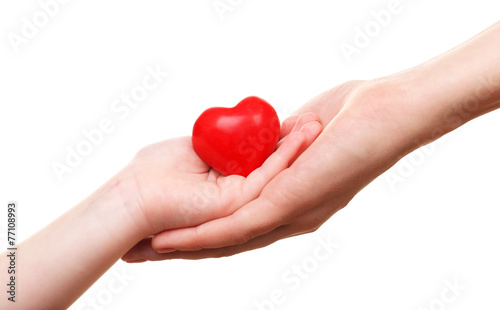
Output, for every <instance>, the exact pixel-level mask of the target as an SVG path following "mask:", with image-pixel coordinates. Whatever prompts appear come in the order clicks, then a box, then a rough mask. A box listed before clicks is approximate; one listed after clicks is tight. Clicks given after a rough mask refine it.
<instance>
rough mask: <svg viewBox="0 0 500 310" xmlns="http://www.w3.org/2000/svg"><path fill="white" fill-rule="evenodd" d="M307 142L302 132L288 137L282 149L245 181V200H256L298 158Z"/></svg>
mask: <svg viewBox="0 0 500 310" xmlns="http://www.w3.org/2000/svg"><path fill="white" fill-rule="evenodd" d="M307 140H308V139H307V137H306V136H305V134H304V133H302V132H295V133H292V134H290V135H288V136H287V138H286V139H285V141H284V142H283V145H282V147H280V148H279V149H277V150H276V151H275V152H274V153H273V154H271V156H269V158H268V159H267V160H266V161H265V162H264V164H262V166H261V167H259V168H257V169H256V170H254V171H253V172H252V173H250V174H249V175H248V177H247V178H246V180H245V181H244V184H243V193H245V200H247V201H250V200H252V199H254V198H255V197H256V196H257V195H258V194H259V193H260V191H261V190H262V188H263V187H264V186H265V185H266V184H267V183H269V182H270V181H271V180H272V179H273V178H274V177H275V176H276V175H277V174H278V173H280V172H281V171H283V170H284V169H286V168H287V167H288V166H289V165H290V162H291V161H292V160H293V159H294V158H296V156H295V155H296V154H297V152H299V150H301V149H302V147H303V145H304V143H305V142H306V141H307Z"/></svg>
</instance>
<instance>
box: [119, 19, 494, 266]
mask: <svg viewBox="0 0 500 310" xmlns="http://www.w3.org/2000/svg"><path fill="white" fill-rule="evenodd" d="M498 46H500V23H496V24H494V25H492V26H491V27H489V28H488V29H486V30H485V31H483V32H481V33H480V34H478V35H476V36H475V37H474V38H472V39H470V40H468V41H467V42H465V43H463V44H461V45H460V46H458V47H456V48H454V49H452V50H450V51H448V52H446V53H444V54H443V55H440V56H438V57H436V58H433V59H431V60H429V61H427V62H425V63H423V64H421V65H419V66H416V67H414V68H410V69H408V70H405V71H402V72H399V73H396V74H393V75H390V76H386V77H382V78H379V79H375V80H370V81H350V82H347V83H345V84H342V85H340V86H337V87H335V88H333V89H331V90H329V91H326V92H325V93H323V94H321V95H319V96H318V97H316V98H314V99H312V100H311V101H310V102H308V103H306V104H305V105H304V106H303V107H301V108H300V109H299V110H298V111H296V115H300V114H302V113H305V112H314V113H317V114H318V115H320V116H321V121H322V123H323V124H325V129H324V130H323V132H322V133H321V135H320V136H319V137H318V138H317V139H316V141H315V142H314V143H313V144H312V145H311V146H310V147H309V148H308V149H307V150H306V151H305V152H304V153H303V154H302V155H301V156H300V157H299V158H298V159H297V160H296V161H295V162H294V163H293V165H292V166H291V167H290V168H289V169H286V170H284V171H283V172H281V173H280V174H278V175H277V176H276V177H275V178H274V179H273V180H272V181H271V182H269V184H267V185H266V187H265V188H264V189H263V191H262V193H261V194H260V195H259V197H258V198H257V199H255V200H253V201H251V202H250V203H248V204H246V205H245V206H243V207H242V208H240V209H238V210H237V211H236V212H234V213H232V214H231V215H229V216H226V217H221V218H218V219H215V220H212V221H208V222H205V223H203V224H201V225H198V226H194V227H188V228H181V229H176V230H170V231H165V232H162V233H160V234H157V235H155V236H154V238H152V239H146V240H143V241H141V242H140V243H138V244H137V245H136V246H135V247H134V248H132V249H131V250H130V251H129V252H128V253H127V254H126V255H125V256H124V257H123V259H124V260H125V261H129V260H134V259H142V260H164V259H172V258H185V259H200V258H207V257H221V256H229V255H233V254H236V253H240V252H244V251H249V250H253V249H256V248H260V247H264V246H266V245H269V244H271V243H273V242H275V241H277V240H280V239H283V238H287V237H291V236H295V235H300V234H304V233H309V232H313V231H315V230H316V229H317V228H318V227H320V226H321V225H322V224H323V223H324V222H325V221H326V220H328V219H329V218H330V217H331V216H332V215H333V214H335V213H336V212H337V211H338V210H340V209H342V208H343V207H345V206H346V205H347V204H348V202H349V201H350V200H351V199H352V198H353V197H354V196H355V195H356V193H358V192H359V191H360V190H361V189H363V188H364V187H365V186H366V185H368V184H369V183H370V182H371V181H373V180H374V179H375V178H376V177H378V176H379V175H380V174H382V173H383V172H384V171H386V170H387V169H389V168H390V167H391V166H392V165H394V164H395V163H396V162H397V161H398V160H399V159H401V158H402V157H404V156H405V155H406V154H408V153H410V152H411V151H413V150H415V149H416V148H418V147H421V146H423V145H425V144H427V143H429V142H432V141H434V140H436V139H438V138H439V137H441V136H443V135H444V134H446V133H448V132H450V131H452V130H454V129H456V128H458V127H460V126H461V125H463V124H465V123H466V122H468V121H470V120H472V119H474V118H476V117H479V116H481V115H483V114H485V113H488V112H490V111H493V110H495V109H497V108H498V107H499V106H500V57H499V51H498ZM295 120H296V116H292V117H291V118H290V119H288V120H286V121H285V122H284V124H283V133H282V134H284V135H285V134H286V133H287V132H288V131H289V130H290V128H293V123H294V121H295ZM262 214H266V216H265V217H264V216H262ZM162 252H170V253H162Z"/></svg>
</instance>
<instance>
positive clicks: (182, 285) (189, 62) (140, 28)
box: [0, 0, 500, 310]
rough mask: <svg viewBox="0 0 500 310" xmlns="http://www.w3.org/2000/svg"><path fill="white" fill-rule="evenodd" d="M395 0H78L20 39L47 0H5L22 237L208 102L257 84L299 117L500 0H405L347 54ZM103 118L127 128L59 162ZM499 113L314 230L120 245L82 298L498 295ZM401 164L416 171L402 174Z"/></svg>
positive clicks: (2, 172)
mask: <svg viewBox="0 0 500 310" xmlns="http://www.w3.org/2000/svg"><path fill="white" fill-rule="evenodd" d="M43 2H46V1H43ZM389 2H390V1H389V0H384V1H381V0H377V1H373V0H356V1H353V0H350V1H347V0H344V1H339V0H336V1H326V0H308V1H285V0H280V1H278V0H275V1H263V0H260V1H257V0H242V1H236V0H233V1H229V3H232V4H233V10H232V11H228V12H226V13H225V14H223V15H222V18H221V16H220V15H218V13H217V11H216V10H215V9H214V6H213V0H204V1H154V0H146V1H118V0H115V1H89V0H87V1H76V0H75V1H68V3H67V4H64V5H62V4H61V5H60V6H59V10H58V12H57V13H56V14H53V15H54V16H53V17H50V18H49V20H48V21H46V25H44V26H43V27H40V28H38V33H36V35H34V36H33V37H32V38H30V39H29V40H28V42H27V43H26V44H21V45H20V46H19V51H17V52H16V50H15V48H14V46H13V45H12V44H11V42H10V40H9V34H12V33H15V34H18V35H20V34H21V30H22V27H23V23H24V20H23V18H24V17H26V18H27V19H28V20H32V18H33V16H34V15H35V16H36V14H37V12H40V11H42V9H41V7H40V4H39V2H37V1H32V0H25V1H2V2H1V3H0V104H1V110H0V137H1V140H0V141H1V149H0V152H1V153H0V158H1V160H0V203H1V204H6V202H7V201H8V200H16V201H18V203H19V208H20V214H19V217H20V222H19V233H20V239H21V240H24V239H26V238H27V237H28V236H30V235H32V234H35V233H36V232H37V231H38V230H39V229H40V228H42V227H44V226H46V225H47V224H49V223H50V222H51V221H52V220H54V219H55V218H56V217H57V216H59V215H60V214H62V213H63V212H64V211H65V210H68V209H69V208H71V207H72V206H73V205H75V204H76V203H78V202H79V201H80V200H82V199H83V198H85V197H86V196H87V195H88V194H90V193H91V192H92V191H93V190H94V189H95V188H97V187H98V186H99V185H100V184H102V183H104V182H105V181H106V180H107V179H108V178H109V177H110V176H112V175H113V174H114V173H115V172H116V171H117V170H119V169H120V168H121V167H123V166H124V165H125V164H126V163H127V162H128V161H129V160H130V159H131V157H132V156H133V155H134V153H135V152H136V151H137V150H139V149H140V148H141V147H142V146H145V145H147V144H150V143H152V142H155V141H158V140H163V139H166V138H170V137H176V136H180V135H189V134H190V132H191V126H192V124H193V122H194V120H195V119H196V117H197V116H198V115H199V114H200V113H201V112H202V111H203V110H204V109H206V108H208V107H211V106H233V105H235V104H236V103H237V102H238V101H239V100H241V99H243V98H244V97H246V96H249V95H257V96H260V97H263V98H265V99H266V100H268V101H269V102H270V103H271V104H273V105H274V106H275V108H276V110H277V111H278V112H279V114H280V116H282V117H285V116H286V115H287V114H289V113H290V112H292V111H293V110H294V109H295V108H297V107H298V106H300V105H302V104H303V103H305V102H306V101H307V100H308V99H310V98H312V97H314V96H315V95H317V94H319V93H320V92H322V91H324V90H326V89H328V88H330V87H333V86H335V85H337V84H340V83H342V82H344V81H347V80H350V79H369V78H375V77H378V76H382V75H386V74H390V73H393V72H397V71H399V70H402V69H405V68H407V67H410V66H413V65H416V64H419V63H420V62H422V61H425V60H427V59H429V58H431V57H433V56H436V55H438V54H440V53H443V52H445V51H446V50H448V49H450V48H452V47H454V46H456V45H457V44H459V43H461V42H463V41H465V40H467V39H468V38H470V37H471V36H473V35H474V34H476V33H478V32H480V31H481V30H483V29H485V28H486V27H488V26H489V25H491V24H493V23H494V22H495V21H496V20H497V19H498V12H500V4H499V3H498V1H491V0H476V1H452V0H446V1H431V0H414V1H410V0H402V1H401V2H400V7H401V8H400V10H401V11H400V13H399V14H396V15H392V18H391V20H390V22H388V25H387V26H385V27H381V29H380V31H379V32H378V33H376V34H375V35H373V37H372V38H371V41H370V43H369V44H368V45H367V46H366V47H364V48H362V49H361V50H360V53H359V54H355V55H353V56H352V59H351V60H352V61H351V62H348V61H347V60H346V58H345V57H344V55H343V54H342V52H341V49H340V47H339V46H340V43H341V42H346V43H350V44H353V38H354V36H355V33H356V28H357V27H358V28H360V29H364V28H365V26H366V25H367V24H369V23H371V22H373V21H374V17H373V16H372V15H371V12H372V11H373V12H379V11H380V10H382V9H386V8H387V6H388V4H389ZM222 3H227V1H226V0H223V1H222ZM42 12H43V11H42ZM373 29H375V30H376V28H373ZM148 66H150V67H153V68H154V67H156V66H159V67H160V68H162V70H164V71H168V72H169V73H170V76H169V77H168V78H167V79H165V81H164V82H163V83H161V85H160V86H159V87H158V88H157V89H155V90H152V91H150V92H148V93H147V98H146V100H144V101H142V102H141V103H140V104H139V106H138V107H137V108H136V109H133V110H131V111H130V114H129V115H128V117H126V118H124V119H120V118H119V117H118V116H119V115H118V114H117V113H116V112H114V111H112V110H111V104H112V103H113V101H115V100H117V99H119V98H120V95H121V94H127V93H130V91H131V90H132V89H133V88H134V87H135V86H137V85H140V84H141V82H142V79H143V77H144V76H145V75H146V74H147V72H146V68H147V67H148ZM103 118H110V119H111V120H112V121H113V123H114V125H115V127H114V130H113V132H111V133H109V134H106V135H105V136H104V138H103V141H102V143H101V144H99V145H98V146H95V147H94V148H93V150H92V151H91V152H90V154H89V155H88V156H86V157H84V158H83V160H82V162H81V163H80V164H79V165H78V166H77V167H76V168H74V170H73V171H72V172H70V173H66V174H64V176H63V178H62V180H58V178H57V176H56V174H55V173H54V171H53V168H52V164H53V162H55V161H58V162H60V163H64V158H65V156H66V154H67V147H73V148H74V147H75V146H76V145H77V144H78V143H79V142H80V141H82V140H84V139H85V137H84V136H83V134H82V131H84V130H91V129H93V128H96V127H97V126H98V123H99V122H100V121H101V120H102V119H103ZM499 121H500V113H498V112H493V113H490V114H489V115H487V116H484V117H481V118H480V119H478V120H475V121H473V122H471V123H469V124H466V125H465V126H463V127H462V128H460V129H459V130H457V131H455V132H453V133H452V134H450V135H448V136H447V137H446V139H444V140H443V141H442V142H440V143H434V144H433V145H431V146H429V147H427V149H426V150H425V151H426V152H423V151H422V150H421V151H420V153H418V154H413V155H410V156H413V157H411V158H410V157H408V158H406V159H404V160H403V162H400V163H398V164H397V165H396V166H394V167H393V168H392V169H391V170H389V172H388V173H386V174H384V175H382V176H381V177H379V178H378V179H377V180H375V181H374V182H373V183H372V184H370V185H369V186H368V187H367V188H366V189H364V190H363V191H362V192H361V193H360V194H359V195H358V196H357V197H356V198H355V199H354V200H353V201H352V202H351V203H350V204H349V206H348V207H347V208H345V209H344V210H342V211H340V212H339V213H337V214H336V215H335V216H334V217H333V218H332V219H330V220H329V221H328V222H327V223H326V224H325V225H324V226H323V227H322V228H321V229H320V230H318V231H317V232H316V233H314V234H310V235H305V236H301V237H295V238H292V239H288V240H284V241H280V242H278V243H276V244H274V245H272V246H269V247H268V248H265V249H261V250H256V251H252V252H250V253H245V254H241V255H237V256H233V257H230V258H224V259H209V260H203V261H183V260H179V261H166V262H156V263H145V264H134V265H128V264H125V263H123V262H121V261H120V262H118V263H117V264H116V265H115V266H114V267H113V269H112V270H111V271H110V272H108V273H107V274H106V275H105V276H104V277H103V278H101V279H100V280H99V282H97V283H96V284H95V285H94V286H93V287H92V288H91V289H90V290H89V291H88V292H87V293H86V294H85V295H84V296H82V297H81V298H80V299H79V300H78V301H77V302H76V303H75V305H74V307H72V308H73V309H93V308H96V309H248V310H250V309H258V307H257V306H256V305H255V303H256V302H259V303H262V301H263V300H265V299H267V300H269V298H270V296H271V294H272V292H273V290H276V289H277V290H279V291H281V292H282V294H283V296H282V298H281V299H280V302H282V303H281V304H279V305H275V306H272V307H271V306H270V305H269V304H268V305H267V306H266V307H265V308H263V309H273V308H274V309H386V310H387V309H399V310H400V309H420V308H421V307H422V308H423V309H427V308H429V307H430V309H481V308H485V309H493V308H495V309H498V308H499V307H500V300H499V299H498V292H499V291H500V265H499V264H498V262H499V261H500V225H498V223H499V221H500V191H499V190H498V188H499V185H500V177H499V174H500V163H499V161H498V158H499V156H500V148H499V147H498V141H499V134H498V131H499V129H500V125H499ZM417 152H419V151H417ZM422 154H424V155H422ZM410 159H411V160H410ZM391 173H392V176H394V174H399V175H400V176H401V175H403V176H404V177H403V179H404V182H400V183H397V184H393V185H391V184H390V183H389V182H388V177H389V176H390V174H391ZM2 209H4V208H2ZM0 213H1V220H2V222H1V226H0V228H1V234H0V236H1V237H2V238H3V239H2V241H4V238H5V233H4V232H5V213H6V211H2V212H0ZM263 216H265V215H264V214H263ZM82 233H84V232H82ZM328 238H331V239H332V240H335V241H336V242H338V244H339V245H340V246H339V247H338V248H337V249H335V251H334V252H333V253H332V254H330V255H329V257H328V259H326V260H324V261H321V262H319V263H318V264H317V265H314V262H315V259H314V256H313V254H314V249H315V248H316V247H317V246H318V244H319V243H318V240H327V239H328ZM55 242H57V241H55ZM3 244H4V243H2V248H4V245H3ZM96 246H99V245H98V244H96ZM40 255H50V253H40ZM303 264H305V265H306V266H305V267H306V268H308V270H309V271H308V272H306V274H307V279H301V280H300V287H298V288H297V287H295V286H293V285H291V284H290V283H286V282H284V280H283V278H282V277H283V275H284V274H287V273H288V272H290V271H291V270H293V269H292V268H293V266H294V265H298V266H302V265H303ZM19 268H22V266H19ZM301 268H303V267H301ZM117 274H122V275H121V276H117ZM123 275H126V277H125V278H124V276H123ZM47 276H48V277H49V276H50V275H47ZM296 279H298V278H296ZM446 281H449V282H455V281H458V283H459V284H460V285H461V286H464V287H465V289H463V290H460V291H459V296H453V294H452V293H449V295H447V296H448V297H453V298H451V299H452V300H449V299H446V298H445V299H446V300H445V301H447V302H449V303H446V302H444V301H443V300H442V299H441V298H442V297H441V293H442V291H443V290H446V289H447V285H446V284H445V282H446ZM61 285H64V283H61ZM110 287H112V288H114V289H113V291H111V290H110ZM54 294H57V292H54ZM92 302H95V303H96V304H97V306H98V307H94V306H91V304H92ZM443 305H444V308H443V307H442V306H443Z"/></svg>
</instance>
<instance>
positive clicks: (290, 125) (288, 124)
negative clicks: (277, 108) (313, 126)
mask: <svg viewBox="0 0 500 310" xmlns="http://www.w3.org/2000/svg"><path fill="white" fill-rule="evenodd" d="M309 122H318V123H319V124H321V119H320V117H319V116H318V115H317V114H316V113H312V112H310V113H304V114H302V115H300V116H298V117H297V116H291V117H289V118H287V119H286V120H285V121H284V122H283V125H282V130H281V136H280V141H279V142H278V145H277V148H279V147H280V146H281V144H282V143H283V141H284V140H285V138H286V136H288V135H289V134H290V133H292V132H296V131H300V130H301V129H302V127H304V126H305V125H306V124H307V123H309Z"/></svg>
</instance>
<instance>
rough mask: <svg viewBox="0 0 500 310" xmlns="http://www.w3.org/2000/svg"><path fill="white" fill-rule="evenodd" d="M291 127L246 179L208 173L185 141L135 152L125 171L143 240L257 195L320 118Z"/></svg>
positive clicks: (223, 212) (315, 130)
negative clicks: (133, 187)
mask: <svg viewBox="0 0 500 310" xmlns="http://www.w3.org/2000/svg"><path fill="white" fill-rule="evenodd" d="M295 125H296V126H295V128H294V130H292V132H291V133H290V134H288V135H287V136H286V137H284V139H282V140H281V142H280V144H279V147H278V149H277V150H276V151H275V152H274V153H273V154H272V155H271V156H270V157H269V158H268V159H267V160H266V162H265V163H264V164H263V165H262V167H260V168H258V169H257V170H255V171H254V172H252V173H251V174H250V175H249V176H248V177H247V178H244V177H242V176H238V175H230V176H223V175H221V174H219V173H218V172H217V171H215V170H213V169H211V168H210V167H209V166H208V165H207V164H205V163H204V162H203V161H202V160H201V159H200V158H199V157H198V155H196V153H195V151H194V150H193V147H192V143H191V138H190V137H184V138H178V139H173V140H168V141H164V142H160V143H157V144H153V145H150V146H147V147H145V148H144V149H142V150H141V151H139V152H138V154H137V155H136V156H135V158H134V159H133V160H132V162H131V163H130V165H129V166H128V167H127V168H126V169H125V171H124V172H126V173H127V175H128V176H129V177H131V178H133V179H134V181H135V183H136V188H137V191H138V193H139V194H138V195H137V197H139V199H138V201H137V203H136V205H137V208H138V209H139V211H138V212H137V210H136V211H134V212H133V214H134V215H133V216H134V217H136V218H137V220H136V223H137V225H139V226H140V227H141V231H143V232H144V235H143V237H144V238H146V237H148V236H150V235H154V234H156V233H159V232H161V231H164V230H168V229H174V228H179V227H191V226H196V225H199V224H201V223H204V222H206V221H209V220H212V219H215V218H220V217H224V216H227V215H230V214H232V213H233V212H234V211H236V210H237V209H239V208H240V207H241V206H243V205H245V204H246V203H248V202H249V201H251V200H253V199H255V198H256V197H258V195H259V193H260V192H261V190H262V189H263V188H264V186H265V185H266V184H267V183H268V182H270V181H271V180H272V179H273V178H274V177H275V176H276V175H277V174H278V173H279V172H281V171H283V170H284V169H286V168H288V166H289V165H290V164H291V162H292V161H293V160H294V159H295V158H297V157H298V155H299V154H300V153H301V152H302V151H304V150H305V148H307V146H309V145H310V144H311V143H312V142H313V141H314V139H315V138H316V137H317V136H318V135H319V133H320V132H321V130H322V126H321V124H320V123H319V117H318V116H317V115H316V114H313V113H308V114H305V115H303V116H302V117H300V118H299V119H298V120H296V124H295ZM153 246H154V242H153Z"/></svg>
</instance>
